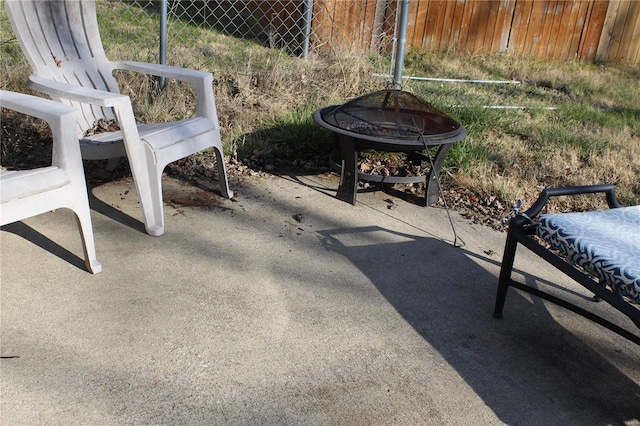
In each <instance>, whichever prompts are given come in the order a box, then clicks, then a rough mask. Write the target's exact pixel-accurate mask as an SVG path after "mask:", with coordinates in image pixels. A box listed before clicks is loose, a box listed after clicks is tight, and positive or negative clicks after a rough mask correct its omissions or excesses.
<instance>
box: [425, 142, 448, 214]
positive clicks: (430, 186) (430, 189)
mask: <svg viewBox="0 0 640 426" xmlns="http://www.w3.org/2000/svg"><path fill="white" fill-rule="evenodd" d="M449 148H451V144H450V143H448V144H444V145H440V148H439V149H438V153H437V154H436V158H435V159H434V160H433V165H432V167H431V170H429V175H428V176H427V187H426V189H425V195H424V201H425V206H431V205H433V204H436V203H437V202H438V196H439V193H438V192H439V188H438V177H439V176H440V169H441V168H442V164H443V163H444V158H445V157H446V155H447V151H449Z"/></svg>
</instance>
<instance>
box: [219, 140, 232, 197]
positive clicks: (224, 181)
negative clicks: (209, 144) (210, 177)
mask: <svg viewBox="0 0 640 426" xmlns="http://www.w3.org/2000/svg"><path fill="white" fill-rule="evenodd" d="M214 150H215V152H216V163H217V165H218V182H219V183H220V192H221V193H222V196H223V197H226V198H229V199H231V198H233V191H232V190H231V189H230V188H229V179H228V178H227V168H226V166H225V165H224V155H223V153H222V149H221V148H219V147H214Z"/></svg>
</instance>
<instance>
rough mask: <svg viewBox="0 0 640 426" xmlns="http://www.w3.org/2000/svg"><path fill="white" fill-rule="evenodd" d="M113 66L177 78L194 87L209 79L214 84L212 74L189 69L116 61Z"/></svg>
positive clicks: (112, 63)
mask: <svg viewBox="0 0 640 426" xmlns="http://www.w3.org/2000/svg"><path fill="white" fill-rule="evenodd" d="M111 65H112V66H113V68H114V69H119V70H126V71H134V72H137V73H141V74H151V75H155V76H158V77H166V78H175V79H176V80H182V81H186V82H188V83H191V84H194V85H197V84H198V83H200V82H202V81H205V80H207V79H211V81H212V82H213V75H212V74H211V73H209V72H205V71H197V70H193V69H189V68H180V67H174V66H170V65H162V64H151V63H148V62H135V61H116V62H111Z"/></svg>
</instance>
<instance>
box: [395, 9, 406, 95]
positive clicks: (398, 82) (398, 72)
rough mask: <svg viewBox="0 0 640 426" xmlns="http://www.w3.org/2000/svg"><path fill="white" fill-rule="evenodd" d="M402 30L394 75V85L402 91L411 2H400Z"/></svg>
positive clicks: (400, 30)
mask: <svg viewBox="0 0 640 426" xmlns="http://www.w3.org/2000/svg"><path fill="white" fill-rule="evenodd" d="M400 1H401V2H402V6H401V8H400V28H399V29H398V41H397V43H398V48H397V50H396V64H395V70H394V73H393V85H394V87H395V88H396V89H398V90H399V89H402V69H403V67H404V48H405V44H406V43H407V26H408V23H409V0H400Z"/></svg>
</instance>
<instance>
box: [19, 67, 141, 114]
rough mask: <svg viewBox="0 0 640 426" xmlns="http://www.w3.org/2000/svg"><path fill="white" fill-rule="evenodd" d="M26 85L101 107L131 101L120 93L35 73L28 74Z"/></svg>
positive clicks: (50, 93)
mask: <svg viewBox="0 0 640 426" xmlns="http://www.w3.org/2000/svg"><path fill="white" fill-rule="evenodd" d="M27 85H28V86H29V87H30V88H32V89H34V90H37V91H39V92H42V93H46V94H47V95H49V96H51V97H52V98H54V99H68V100H70V101H76V102H82V103H88V104H92V105H98V106H102V107H117V106H120V105H121V104H122V103H123V102H126V103H130V102H131V101H130V100H129V97H128V96H126V95H122V94H120V93H112V92H107V91H103V90H97V89H91V88H87V87H82V86H75V85H72V84H67V83H61V82H59V81H54V80H49V79H46V78H42V77H38V76H35V75H31V76H29V80H28V81H27Z"/></svg>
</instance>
